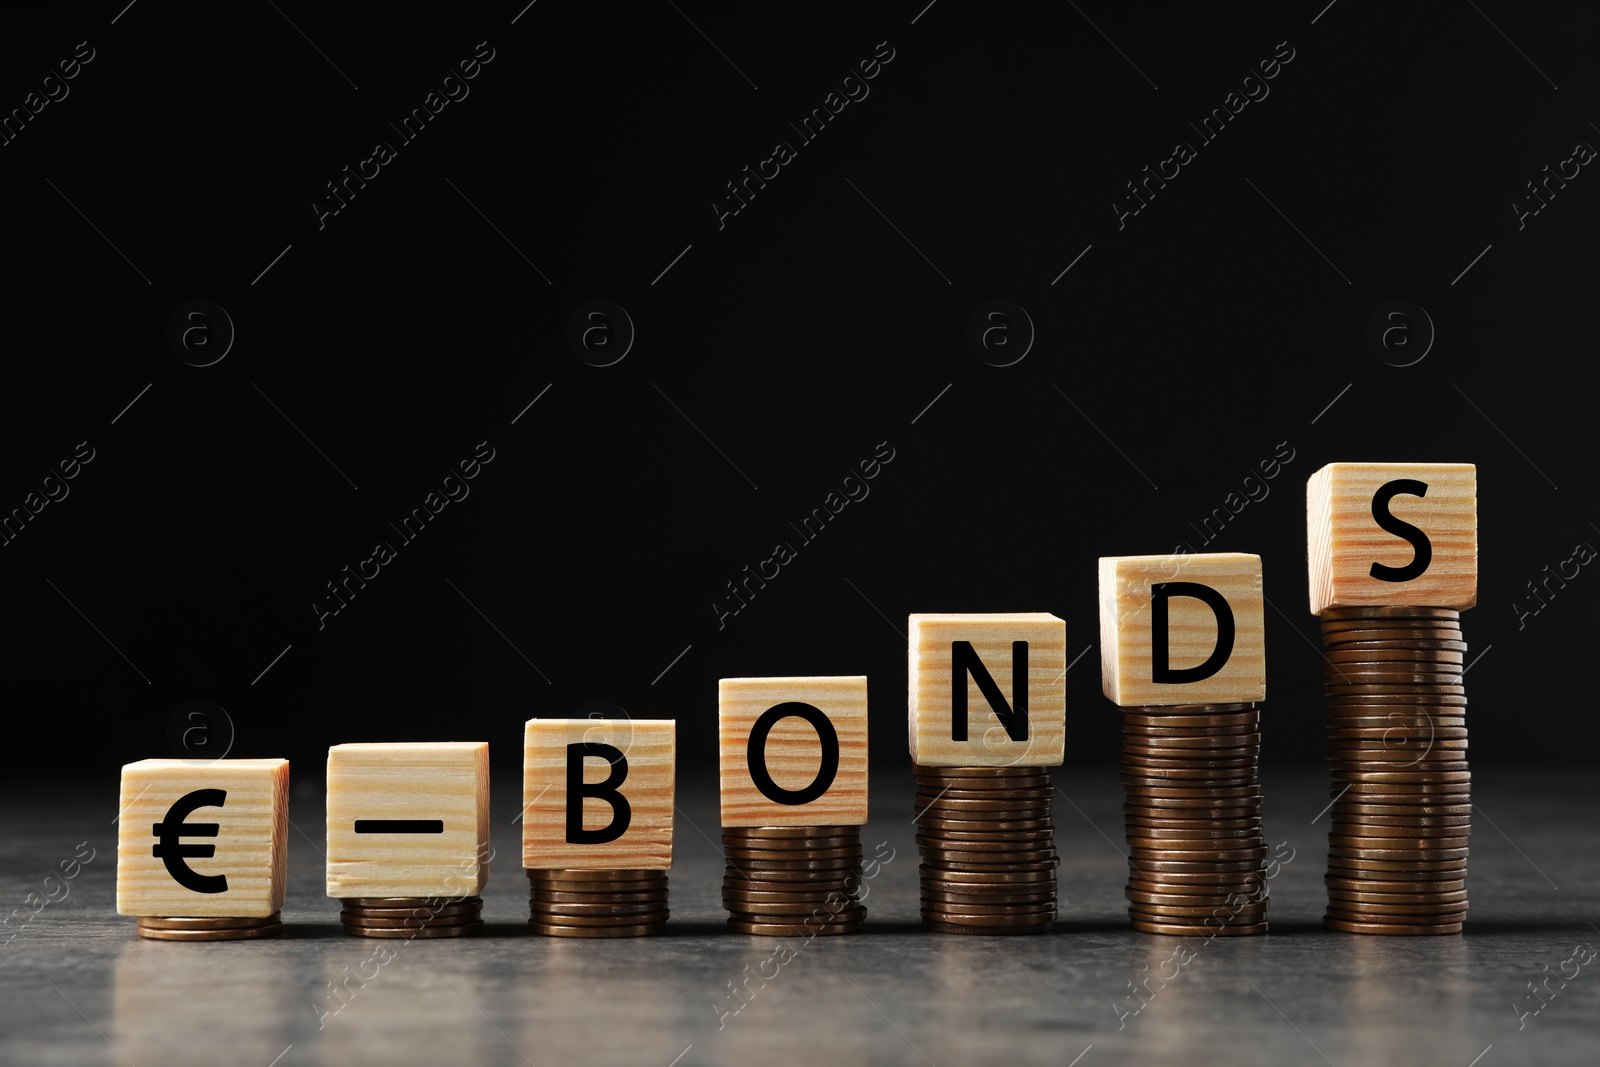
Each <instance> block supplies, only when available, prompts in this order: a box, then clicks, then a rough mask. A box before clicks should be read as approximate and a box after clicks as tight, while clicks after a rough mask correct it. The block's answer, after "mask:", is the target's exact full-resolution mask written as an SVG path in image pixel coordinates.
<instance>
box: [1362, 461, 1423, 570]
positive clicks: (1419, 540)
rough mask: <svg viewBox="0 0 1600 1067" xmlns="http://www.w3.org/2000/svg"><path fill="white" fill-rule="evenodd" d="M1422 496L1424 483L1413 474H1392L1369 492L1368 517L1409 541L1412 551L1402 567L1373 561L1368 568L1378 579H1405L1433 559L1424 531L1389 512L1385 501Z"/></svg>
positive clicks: (1386, 529)
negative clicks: (1369, 511) (1409, 558)
mask: <svg viewBox="0 0 1600 1067" xmlns="http://www.w3.org/2000/svg"><path fill="white" fill-rule="evenodd" d="M1401 494H1404V495H1406V496H1417V497H1425V496H1427V495H1428V483H1426V482H1419V481H1417V480H1416V479H1414V478H1396V479H1395V480H1394V481H1392V482H1386V483H1385V484H1384V485H1382V486H1380V487H1379V488H1378V491H1377V492H1376V493H1374V494H1373V495H1372V518H1373V520H1374V521H1375V522H1377V524H1378V526H1379V527H1380V528H1382V529H1383V530H1385V531H1387V532H1388V533H1392V534H1394V535H1395V536H1396V537H1399V538H1402V539H1404V540H1406V541H1409V542H1411V547H1412V549H1413V550H1414V551H1415V554H1414V555H1413V556H1412V558H1411V562H1410V563H1408V564H1406V565H1405V566H1404V567H1388V566H1385V565H1384V564H1382V563H1374V564H1373V565H1372V569H1371V570H1370V571H1369V572H1368V573H1370V574H1371V575H1372V576H1373V577H1374V578H1376V579H1378V581H1380V582H1409V581H1411V579H1413V578H1416V577H1419V576H1420V575H1421V574H1422V572H1423V571H1425V570H1427V569H1428V564H1429V563H1432V562H1433V545H1432V543H1431V542H1429V540H1428V535H1427V534H1425V533H1423V532H1422V531H1421V530H1419V529H1417V528H1416V527H1415V526H1413V525H1411V524H1410V523H1409V522H1406V521H1404V520H1403V519H1397V518H1395V517H1394V516H1393V515H1391V514H1390V513H1389V501H1391V500H1393V499H1394V498H1395V497H1396V496H1400V495H1401Z"/></svg>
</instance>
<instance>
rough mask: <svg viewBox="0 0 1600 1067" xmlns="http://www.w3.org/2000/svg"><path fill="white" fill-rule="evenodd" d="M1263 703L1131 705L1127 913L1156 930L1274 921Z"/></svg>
mask: <svg viewBox="0 0 1600 1067" xmlns="http://www.w3.org/2000/svg"><path fill="white" fill-rule="evenodd" d="M1260 752H1261V712H1260V710H1259V709H1258V708H1256V707H1255V706H1254V705H1253V704H1249V703H1233V704H1190V705H1178V706H1170V707H1133V708H1125V709H1124V710H1123V713H1122V787H1123V791H1124V795H1125V802H1124V803H1123V812H1124V815H1125V820H1126V824H1127V834H1128V850H1129V852H1128V887H1127V890H1126V892H1127V897H1128V900H1129V904H1128V915H1129V918H1130V920H1131V921H1132V924H1133V928H1134V929H1135V930H1143V931H1145V932H1146V933H1152V934H1176V935H1191V934H1199V935H1209V934H1212V933H1216V934H1223V935H1226V934H1260V933H1265V932H1266V930H1267V899H1266V896H1267V892H1266V877H1265V875H1264V873H1263V870H1262V862H1263V860H1264V859H1265V858H1266V854H1267V845H1266V840H1265V838H1264V837H1263V836H1262V831H1261V785H1260V781H1259V778H1258V762H1259V757H1260Z"/></svg>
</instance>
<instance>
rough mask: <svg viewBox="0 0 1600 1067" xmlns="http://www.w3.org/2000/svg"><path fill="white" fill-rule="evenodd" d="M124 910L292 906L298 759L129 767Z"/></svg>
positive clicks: (122, 830) (199, 912)
mask: <svg viewBox="0 0 1600 1067" xmlns="http://www.w3.org/2000/svg"><path fill="white" fill-rule="evenodd" d="M119 807H120V812H121V813H120V815H119V816H118V826H117V914H119V915H158V916H166V917H176V916H202V917H208V918H217V917H228V918H265V917H266V916H269V915H271V914H273V913H274V912H276V911H277V910H278V909H279V908H280V907H282V906H283V889H284V875H285V871H286V867H287V861H288V837H287V836H286V834H287V831H288V829H289V761H288V760H282V759H219V760H212V761H210V762H201V761H198V760H184V759H147V760H140V761H139V762H138V763H130V764H128V765H127V766H125V767H123V768H122V796H121V800H120V804H119Z"/></svg>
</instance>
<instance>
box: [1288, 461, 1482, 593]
mask: <svg viewBox="0 0 1600 1067" xmlns="http://www.w3.org/2000/svg"><path fill="white" fill-rule="evenodd" d="M1477 480H1478V479H1477V468H1476V467H1474V466H1473V465H1472V464H1470V463H1330V464H1328V465H1327V466H1325V467H1323V468H1322V469H1321V470H1319V471H1317V472H1316V473H1315V474H1313V475H1312V476H1311V479H1310V480H1309V481H1308V482H1307V483H1306V548H1307V551H1306V558H1307V565H1308V567H1309V575H1308V577H1309V586H1310V606H1311V611H1312V614H1316V615H1320V614H1321V613H1322V612H1323V610H1324V609H1326V608H1329V607H1366V606H1377V605H1412V606H1418V607H1436V608H1455V609H1458V610H1461V609H1465V608H1470V607H1472V606H1474V605H1475V604H1476V603H1477V602H1478V499H1477V496H1478V491H1477ZM1419 489H1420V490H1422V493H1421V495H1418V490H1419ZM1379 516H1382V520H1381V521H1380V518H1379ZM1424 546H1425V547H1424ZM1424 555H1425V556H1426V559H1423V557H1424ZM1419 563H1425V566H1423V567H1422V568H1421V569H1420V571H1418V564H1419ZM1375 566H1376V570H1377V572H1378V574H1377V575H1375V574H1374V573H1373V571H1374V568H1375ZM1386 579H1387V580H1386Z"/></svg>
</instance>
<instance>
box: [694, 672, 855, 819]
mask: <svg viewBox="0 0 1600 1067" xmlns="http://www.w3.org/2000/svg"><path fill="white" fill-rule="evenodd" d="M789 702H794V703H799V704H809V705H810V706H812V707H814V708H816V709H817V710H818V711H820V712H821V713H822V714H823V715H824V716H825V717H826V718H827V720H828V722H829V723H831V724H832V726H833V734H834V736H835V737H836V738H837V740H838V756H839V762H838V767H837V770H836V771H835V773H834V777H833V782H832V783H831V784H830V785H829V786H828V788H827V791H826V792H824V793H823V794H822V795H821V796H819V797H817V798H816V799H815V800H810V801H807V802H806V803H803V804H785V803H780V802H778V801H776V800H773V799H771V798H770V797H768V796H767V795H766V794H764V793H763V792H762V791H761V790H760V789H759V788H758V787H757V785H756V782H755V779H754V778H753V777H752V776H751V773H750V758H749V756H750V752H749V746H750V732H751V730H752V729H754V728H755V725H756V723H757V721H758V720H760V719H761V717H762V716H764V715H765V714H766V713H767V712H768V711H769V710H770V709H772V708H774V707H776V706H778V705H779V704H784V703H789ZM717 716H718V727H719V731H720V732H719V739H720V745H721V754H722V761H721V767H722V825H723V826H861V825H863V824H865V823H866V821H867V679H866V677H865V676H864V675H854V676H841V677H828V678H724V679H722V680H721V681H720V682H718V683H717ZM765 762H766V768H767V773H768V774H769V775H771V777H772V783H773V785H775V786H776V787H777V788H778V789H779V790H788V791H799V790H803V789H805V788H807V787H808V786H810V785H811V784H812V783H813V782H814V781H816V779H817V774H818V771H819V769H820V768H821V764H822V742H821V740H820V735H819V733H818V730H817V728H816V727H815V726H814V725H813V724H812V723H810V722H808V721H807V720H806V719H804V718H801V717H799V716H796V715H786V716H784V717H783V718H782V719H779V720H778V721H777V722H775V723H773V725H772V728H771V730H770V731H769V732H768V734H767V740H766V745H765Z"/></svg>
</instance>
